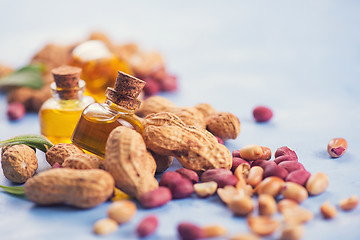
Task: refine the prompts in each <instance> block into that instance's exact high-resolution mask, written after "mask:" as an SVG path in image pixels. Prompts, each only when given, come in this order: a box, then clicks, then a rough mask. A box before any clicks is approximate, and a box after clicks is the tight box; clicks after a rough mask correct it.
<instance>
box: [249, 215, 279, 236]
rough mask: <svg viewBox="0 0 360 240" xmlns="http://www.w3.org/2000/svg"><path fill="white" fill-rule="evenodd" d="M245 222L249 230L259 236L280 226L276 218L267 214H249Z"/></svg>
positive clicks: (267, 233)
mask: <svg viewBox="0 0 360 240" xmlns="http://www.w3.org/2000/svg"><path fill="white" fill-rule="evenodd" d="M247 222H248V225H249V227H250V229H251V231H252V232H253V233H255V234H258V235H260V236H269V235H271V234H273V233H274V232H275V231H276V230H277V229H278V227H279V226H280V222H279V221H278V220H276V219H273V218H271V217H269V216H251V217H248V218H247Z"/></svg>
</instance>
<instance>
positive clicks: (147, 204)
mask: <svg viewBox="0 0 360 240" xmlns="http://www.w3.org/2000/svg"><path fill="white" fill-rule="evenodd" d="M170 200H171V192H170V190H169V188H167V187H159V188H157V189H155V190H152V191H149V192H146V193H144V194H142V195H141V196H140V198H139V201H140V204H141V205H142V206H143V207H144V208H156V207H160V206H162V205H164V204H166V203H167V202H169V201H170Z"/></svg>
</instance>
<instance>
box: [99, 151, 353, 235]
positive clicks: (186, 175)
mask: <svg viewBox="0 0 360 240" xmlns="http://www.w3.org/2000/svg"><path fill="white" fill-rule="evenodd" d="M232 155H233V166H232V169H231V170H228V169H209V170H206V171H205V172H203V173H201V174H200V177H199V173H197V172H195V171H193V170H190V169H186V168H179V169H177V170H176V171H167V172H164V173H163V174H162V176H161V178H160V182H159V185H160V187H159V188H157V189H155V190H153V191H150V192H147V193H145V194H143V195H142V196H141V197H140V199H139V202H140V204H141V206H142V207H143V208H156V207H160V206H163V205H165V204H166V203H168V202H169V201H171V200H172V199H183V198H187V197H190V196H191V195H192V194H193V193H194V192H195V193H196V195H197V196H198V197H199V198H207V197H209V196H212V195H215V194H217V195H218V197H219V198H220V199H221V200H222V201H223V202H224V203H225V205H226V206H227V208H228V209H229V210H230V211H231V212H232V213H233V214H234V216H236V217H246V219H247V224H248V226H249V229H250V230H251V231H250V232H249V233H243V234H237V235H234V236H231V237H230V239H232V240H239V239H260V238H261V237H263V236H270V235H273V234H274V233H275V232H280V233H281V235H280V239H290V240H296V239H301V238H302V236H303V234H304V223H306V222H309V221H310V220H312V219H313V217H314V213H313V212H311V211H310V210H308V209H306V208H304V207H301V206H300V204H301V203H302V202H303V201H305V200H306V199H307V198H308V197H309V196H314V195H318V194H321V193H323V192H324V191H325V190H326V189H327V187H328V184H329V179H328V176H327V175H326V174H324V173H321V172H317V173H313V174H311V173H310V172H308V171H307V170H306V169H305V167H304V166H303V165H302V164H301V163H300V162H299V161H298V157H297V154H296V153H295V151H294V150H292V149H290V148H289V147H287V146H283V147H280V148H278V149H277V150H276V151H275V154H274V155H275V159H274V160H270V158H271V155H272V154H271V150H270V149H269V148H267V147H262V146H258V145H247V146H244V147H243V148H241V149H240V150H234V151H233V153H232ZM253 195H257V201H256V199H254V198H253ZM358 201H359V199H358V196H356V195H353V196H350V197H349V198H348V199H343V200H341V201H340V203H339V204H338V205H339V208H340V209H341V210H343V211H349V210H352V209H354V208H356V206H357V205H358ZM126 202H129V201H128V200H122V201H120V202H115V203H113V205H111V206H110V208H109V212H108V216H109V219H110V220H109V219H107V220H103V219H102V220H99V222H97V223H96V224H95V226H94V232H95V233H97V234H105V233H109V232H112V231H114V230H116V228H117V226H118V224H119V223H120V224H121V223H124V221H118V220H116V217H115V222H114V224H112V225H113V228H111V229H109V230H108V231H109V232H107V231H104V229H107V228H102V227H99V226H101V225H102V224H104V223H103V221H114V220H111V219H113V218H114V217H111V215H112V214H111V211H112V210H111V209H113V208H114V205H119V204H125V203H126ZM127 204H128V203H127ZM129 209H130V210H131V211H130V213H129ZM256 209H257V212H258V214H255V211H256ZM124 211H125V212H126V213H124ZM135 211H136V207H132V208H123V211H121V213H120V214H121V215H122V216H126V215H130V217H127V218H126V219H127V220H130V219H131V217H132V216H134V214H135ZM277 212H279V213H280V214H281V216H282V219H283V221H281V220H279V218H278V217H276V213H277ZM320 213H321V214H322V216H323V217H324V218H325V219H331V218H334V217H335V216H336V214H337V208H336V206H335V205H333V204H331V203H330V202H329V201H326V202H324V203H323V204H322V205H321V207H320ZM117 214H119V211H118V213H117ZM116 222H117V223H116ZM158 224H159V222H158V219H157V217H156V216H155V215H149V216H147V217H145V218H144V219H143V220H142V221H140V223H139V224H138V227H137V228H136V233H137V235H138V236H139V237H145V236H149V235H151V234H152V233H154V232H155V231H156V229H157V227H158ZM108 226H110V225H107V227H108ZM99 229H100V230H99ZM177 231H178V234H179V236H180V237H181V239H202V238H211V237H223V236H226V235H227V229H226V228H225V227H223V226H221V225H211V226H197V225H196V224H193V223H190V222H181V223H179V224H178V227H177Z"/></svg>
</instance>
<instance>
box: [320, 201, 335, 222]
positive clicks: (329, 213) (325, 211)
mask: <svg viewBox="0 0 360 240" xmlns="http://www.w3.org/2000/svg"><path fill="white" fill-rule="evenodd" d="M320 212H321V215H322V216H323V217H324V218H326V219H331V218H334V217H335V216H336V214H337V211H336V207H335V206H333V205H331V204H330V202H329V201H327V202H325V203H323V204H322V205H321V207H320Z"/></svg>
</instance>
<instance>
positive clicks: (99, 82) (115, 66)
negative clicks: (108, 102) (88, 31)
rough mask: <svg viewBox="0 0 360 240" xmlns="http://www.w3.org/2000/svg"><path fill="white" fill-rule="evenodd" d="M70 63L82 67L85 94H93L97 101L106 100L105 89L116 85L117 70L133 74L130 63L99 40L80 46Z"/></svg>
mask: <svg viewBox="0 0 360 240" xmlns="http://www.w3.org/2000/svg"><path fill="white" fill-rule="evenodd" d="M69 64H70V65H72V66H77V67H80V68H81V69H82V73H81V79H83V80H84V81H85V82H86V89H85V95H88V96H92V97H93V98H94V99H95V101H96V102H104V101H105V99H106V98H105V90H106V88H107V87H112V86H114V83H115V79H116V76H117V71H122V72H125V73H128V74H132V70H131V68H130V67H129V65H128V63H127V62H125V61H123V60H121V59H120V58H118V57H117V56H116V55H115V54H112V53H110V51H109V50H108V49H107V48H106V46H105V44H104V43H102V42H100V41H98V40H91V41H88V42H85V43H83V44H81V45H80V46H78V47H77V48H76V49H75V50H74V52H73V54H72V57H71V59H70V61H69Z"/></svg>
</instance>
